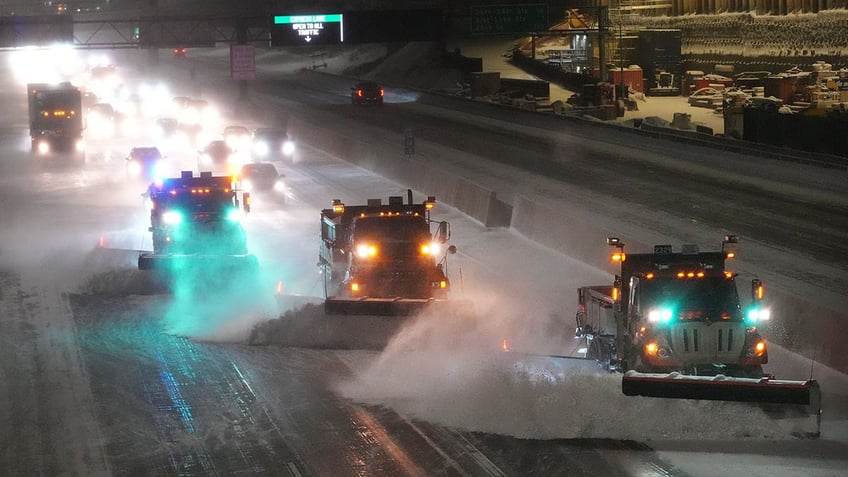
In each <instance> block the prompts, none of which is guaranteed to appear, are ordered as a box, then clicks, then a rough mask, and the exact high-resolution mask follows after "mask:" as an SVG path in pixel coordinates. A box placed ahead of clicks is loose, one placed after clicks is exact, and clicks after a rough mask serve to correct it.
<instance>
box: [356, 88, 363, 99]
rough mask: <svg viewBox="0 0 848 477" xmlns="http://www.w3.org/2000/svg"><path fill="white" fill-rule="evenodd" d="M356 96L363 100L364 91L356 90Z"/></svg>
mask: <svg viewBox="0 0 848 477" xmlns="http://www.w3.org/2000/svg"><path fill="white" fill-rule="evenodd" d="M356 95H357V96H359V97H360V98H361V97H362V90H361V89H358V90H356Z"/></svg>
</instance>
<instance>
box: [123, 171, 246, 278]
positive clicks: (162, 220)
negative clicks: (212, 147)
mask: <svg viewBox="0 0 848 477" xmlns="http://www.w3.org/2000/svg"><path fill="white" fill-rule="evenodd" d="M148 195H149V197H150V201H151V204H152V207H151V209H150V228H149V231H150V232H151V233H152V235H153V253H149V254H142V255H141V256H140V257H139V268H140V269H143V270H146V269H156V268H168V267H170V266H171V264H172V262H174V261H176V260H184V259H190V258H192V257H193V258H198V259H199V258H201V257H202V258H204V259H206V258H209V257H213V258H214V259H221V260H223V259H224V258H226V257H248V255H247V253H248V252H247V236H246V233H245V230H244V228H243V227H242V224H241V219H242V216H243V212H242V210H243V211H244V213H247V212H249V211H250V195H249V194H247V193H245V194H243V196H242V202H243V207H240V201H239V198H238V191H237V190H236V189H235V188H234V187H233V181H232V178H231V177H229V176H213V175H212V173H211V172H201V173H200V176H199V177H194V176H193V174H192V172H191V171H183V172H182V174H181V176H180V177H178V178H168V179H164V180H162V181H159V182H154V183H153V184H151V185H150V187H149V189H148Z"/></svg>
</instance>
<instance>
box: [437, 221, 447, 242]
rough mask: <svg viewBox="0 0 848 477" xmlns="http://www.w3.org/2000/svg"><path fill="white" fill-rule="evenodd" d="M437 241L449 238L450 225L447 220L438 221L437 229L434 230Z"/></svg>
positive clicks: (445, 240) (444, 240)
mask: <svg viewBox="0 0 848 477" xmlns="http://www.w3.org/2000/svg"><path fill="white" fill-rule="evenodd" d="M436 236H437V237H438V238H437V241H438V242H439V243H445V242H447V241H448V238H450V225H449V224H448V223H447V222H439V230H438V231H436Z"/></svg>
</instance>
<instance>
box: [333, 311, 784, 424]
mask: <svg viewBox="0 0 848 477" xmlns="http://www.w3.org/2000/svg"><path fill="white" fill-rule="evenodd" d="M476 302H477V303H480V302H482V301H481V300H476ZM497 308H498V307H497V306H496V304H493V306H492V309H489V310H486V311H485V312H481V313H478V315H477V316H486V319H485V320H484V319H479V318H477V319H473V318H471V319H469V317H467V316H464V317H463V316H462V315H459V316H448V315H441V316H439V315H433V314H424V315H421V316H419V317H418V318H417V319H416V320H413V321H412V322H411V323H410V324H409V325H408V326H406V327H405V328H404V329H402V330H401V331H400V332H399V333H398V334H397V335H396V336H395V337H394V339H393V340H392V341H391V343H390V344H389V346H388V347H387V348H386V349H385V351H384V352H383V353H381V354H380V355H379V356H378V357H376V358H375V359H373V360H371V361H368V362H361V361H359V362H357V361H354V362H353V363H350V365H351V367H352V368H353V374H354V376H353V377H352V378H351V379H349V380H347V381H345V382H342V383H339V384H338V385H337V391H338V392H339V393H340V394H342V395H344V396H346V397H348V398H350V399H353V400H355V401H358V402H363V403H367V404H374V405H384V406H388V407H391V408H392V409H394V410H396V411H397V412H399V413H401V414H405V415H408V416H410V417H412V418H417V419H422V420H426V421H428V422H434V423H438V424H442V425H447V426H451V427H455V428H460V429H464V430H469V431H479V432H488V433H497V434H503V435H510V436H515V437H519V438H534V439H553V438H615V439H636V440H659V439H746V438H756V439H761V438H772V439H781V438H788V437H790V435H789V433H788V432H787V431H786V430H784V429H781V428H780V426H779V425H778V424H776V423H775V422H774V421H771V420H770V419H768V418H766V417H765V415H764V414H763V412H762V411H760V410H759V409H758V408H756V407H755V406H749V405H744V404H740V403H716V402H707V401H703V402H701V401H690V400H669V399H649V398H632V397H627V396H624V395H622V394H621V390H620V380H621V376H620V375H617V374H608V373H604V372H601V370H600V369H599V368H598V367H597V366H596V365H594V363H591V362H587V361H582V360H569V359H563V358H553V357H545V356H533V355H523V354H521V353H518V352H509V353H507V352H503V351H501V349H500V345H501V344H502V342H503V340H502V339H501V336H503V334H502V332H503V331H504V330H509V329H510V328H511V329H512V330H511V331H513V332H516V333H518V334H521V331H522V330H524V331H527V330H531V329H537V328H536V326H537V323H534V321H543V322H544V321H545V319H541V320H540V319H539V318H537V317H534V316H533V315H532V313H527V314H526V315H523V316H522V319H521V320H515V319H513V318H510V317H509V316H507V315H505V314H504V313H498V311H497ZM528 308H532V307H528ZM528 311H529V310H528ZM456 318H461V319H456ZM462 318H465V319H462ZM538 329H541V330H545V329H546V328H545V327H544V326H542V327H541V328H538ZM531 334H534V333H526V332H525V333H524V335H525V336H524V337H525V338H527V337H528V336H530V335H531ZM535 335H536V336H535V338H536V339H537V340H541V341H545V340H547V339H548V337H545V336H544V333H538V332H536V333H535ZM542 346H544V344H543V345H542ZM530 349H533V348H530Z"/></svg>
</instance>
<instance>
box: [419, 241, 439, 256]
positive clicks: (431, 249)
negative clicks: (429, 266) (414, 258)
mask: <svg viewBox="0 0 848 477" xmlns="http://www.w3.org/2000/svg"><path fill="white" fill-rule="evenodd" d="M440 250H441V247H439V244H437V243H425V244H424V245H422V246H421V255H430V256H433V257H435V256H436V255H438V254H439V251H440Z"/></svg>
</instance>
